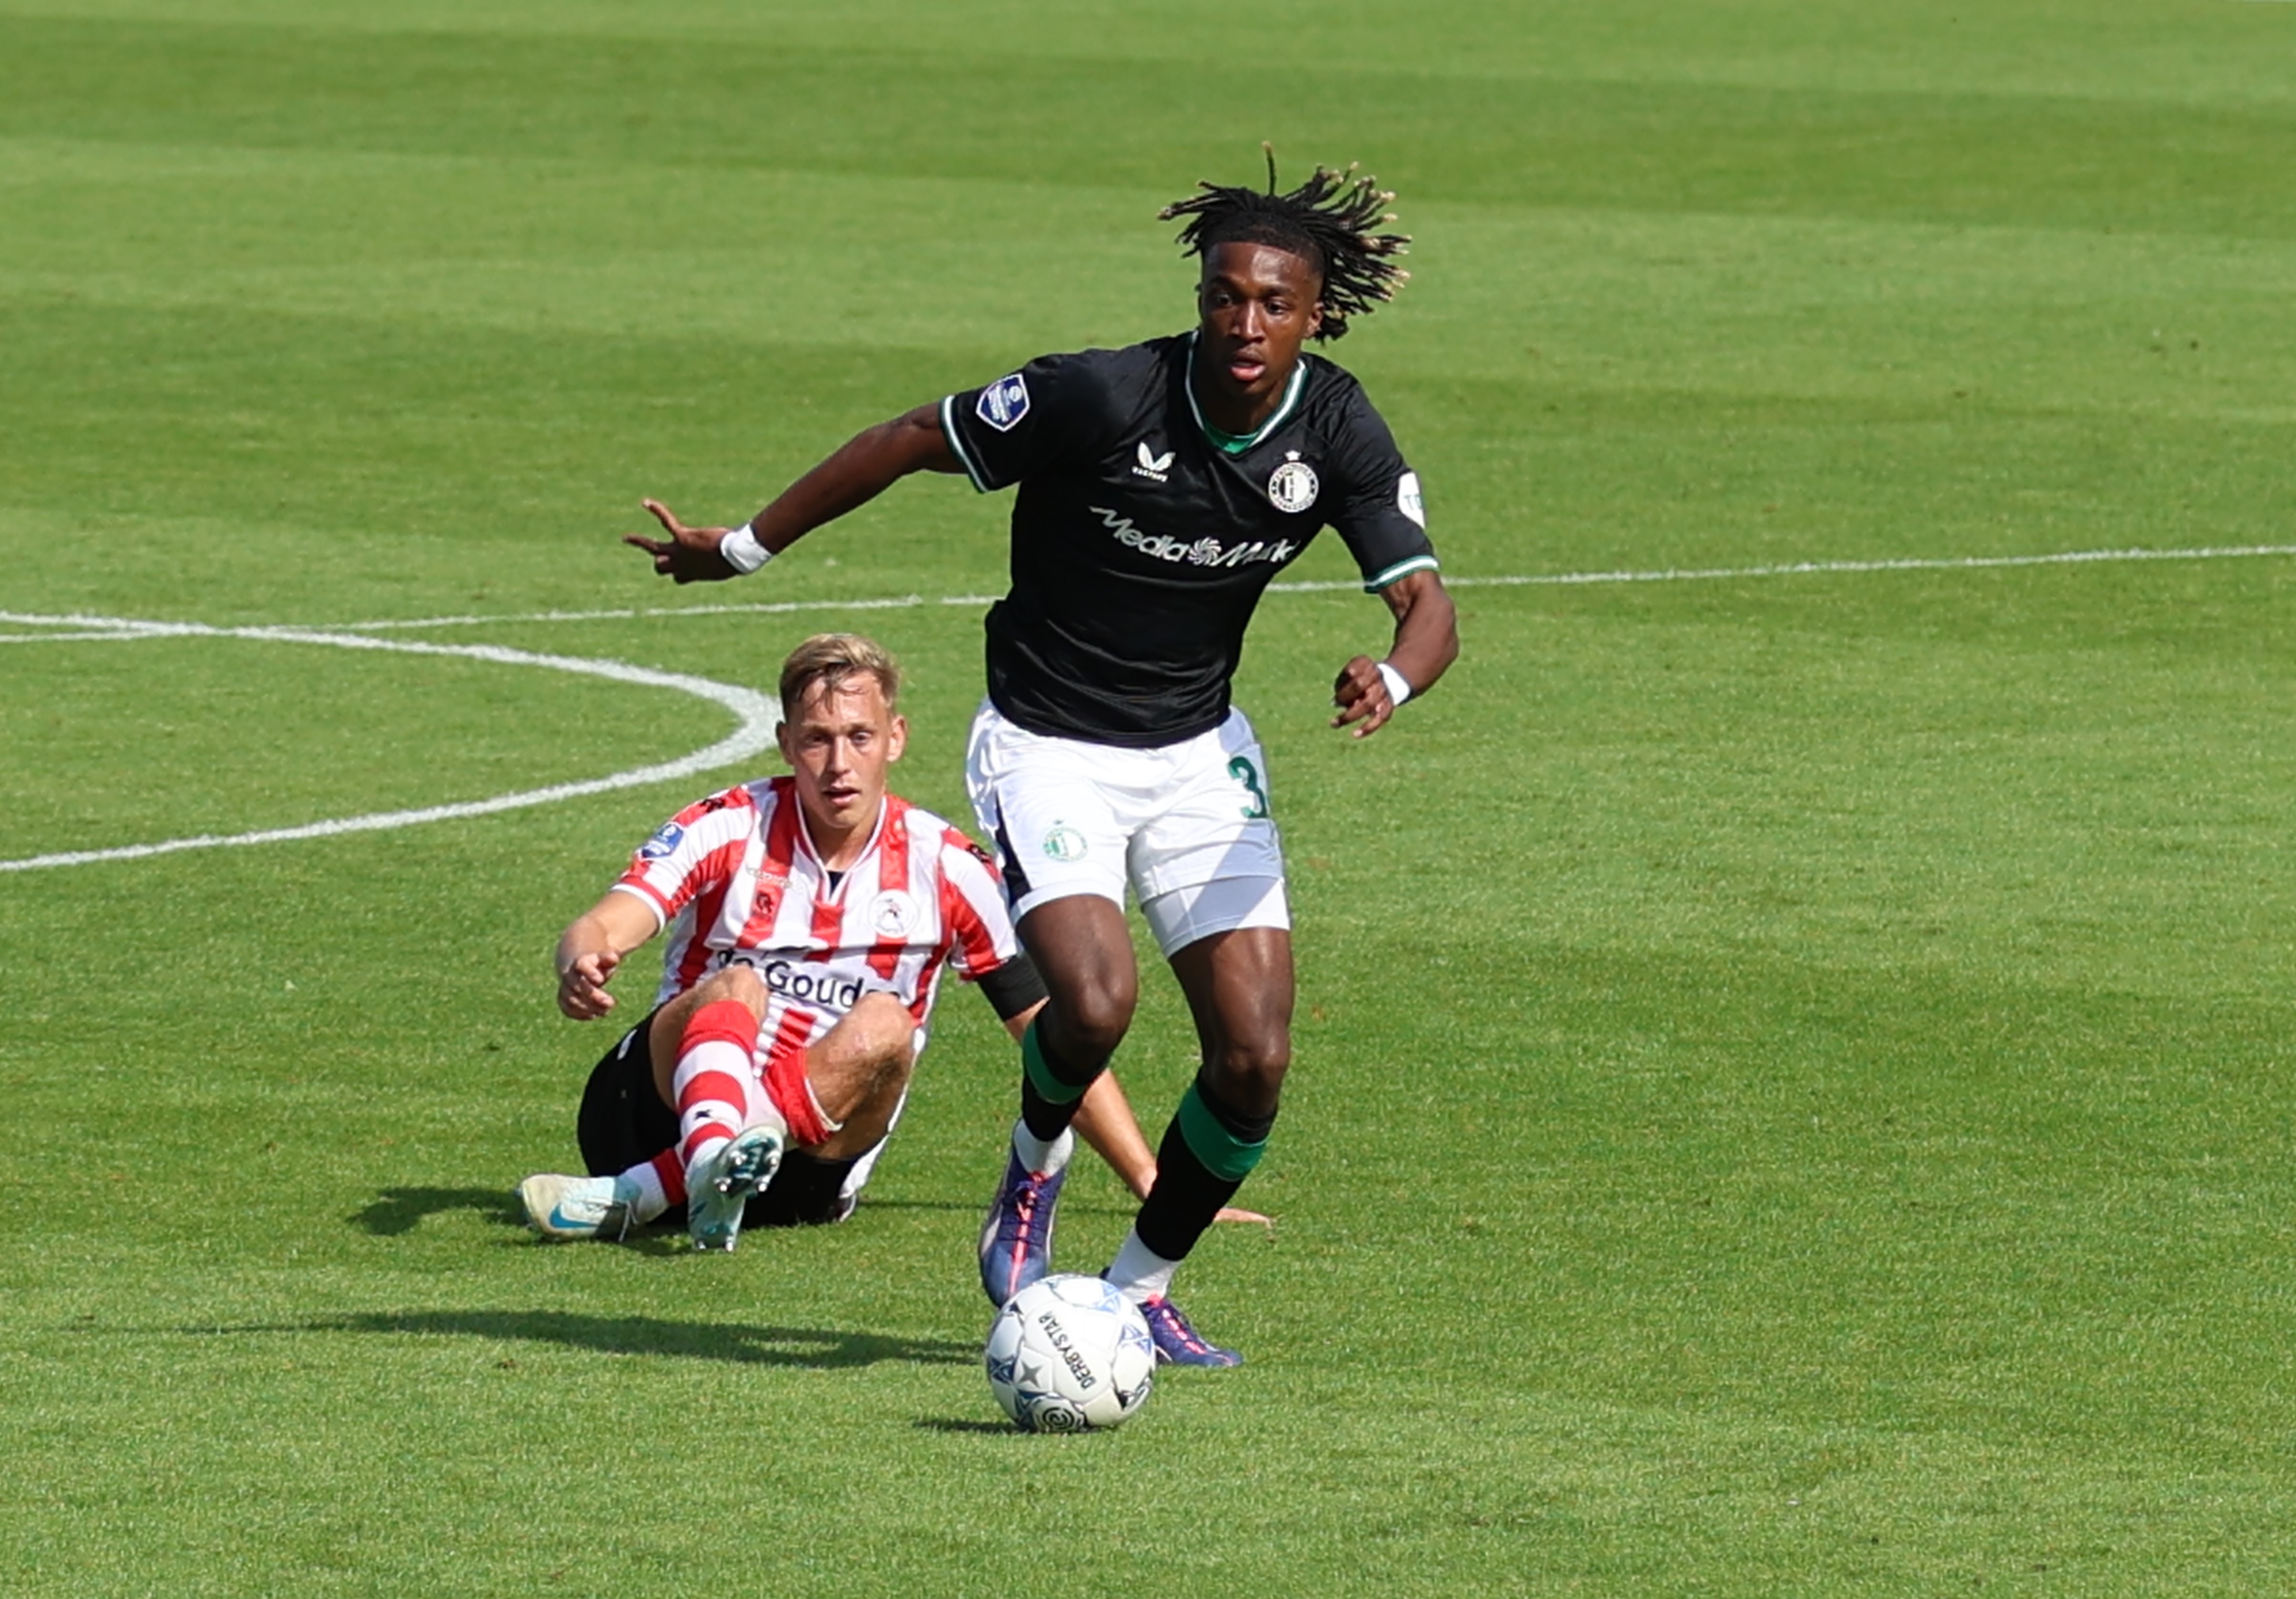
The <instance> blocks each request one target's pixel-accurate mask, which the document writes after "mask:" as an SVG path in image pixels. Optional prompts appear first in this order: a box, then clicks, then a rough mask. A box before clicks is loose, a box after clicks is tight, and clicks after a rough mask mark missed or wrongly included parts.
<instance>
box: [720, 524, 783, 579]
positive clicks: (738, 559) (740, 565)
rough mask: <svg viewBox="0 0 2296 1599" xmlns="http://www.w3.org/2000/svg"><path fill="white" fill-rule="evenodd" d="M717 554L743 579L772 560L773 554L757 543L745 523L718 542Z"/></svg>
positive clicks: (756, 538) (755, 537)
mask: <svg viewBox="0 0 2296 1599" xmlns="http://www.w3.org/2000/svg"><path fill="white" fill-rule="evenodd" d="M717 553H719V554H720V555H723V556H724V557H725V558H726V565H727V566H730V567H732V568H733V569H734V570H735V571H737V572H739V573H741V574H742V576H743V577H745V578H746V577H748V576H749V575H750V573H751V572H754V571H756V570H758V568H759V567H761V566H763V565H765V563H766V562H768V561H771V560H772V559H773V558H774V553H773V552H772V551H771V550H769V549H767V548H766V546H765V545H761V544H759V543H758V536H757V535H756V534H755V533H752V532H751V531H750V524H749V523H747V522H743V523H742V525H741V526H740V527H738V528H735V529H733V530H732V531H730V532H728V533H727V534H726V537H724V538H722V539H720V540H719V541H718V543H717Z"/></svg>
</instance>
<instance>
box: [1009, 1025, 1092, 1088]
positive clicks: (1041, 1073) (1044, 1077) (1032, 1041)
mask: <svg viewBox="0 0 2296 1599" xmlns="http://www.w3.org/2000/svg"><path fill="white" fill-rule="evenodd" d="M1021 1070H1022V1071H1024V1072H1026V1073H1028V1076H1029V1087H1032V1088H1034V1089H1035V1090H1036V1091H1037V1093H1039V1094H1041V1095H1044V1096H1045V1097H1046V1099H1048V1100H1050V1101H1052V1102H1053V1103H1054V1104H1056V1105H1067V1104H1074V1103H1076V1102H1077V1101H1078V1100H1080V1099H1082V1098H1083V1097H1084V1091H1085V1090H1086V1089H1087V1087H1091V1085H1090V1084H1088V1083H1064V1082H1062V1081H1061V1079H1060V1078H1056V1077H1054V1075H1053V1069H1052V1067H1051V1066H1049V1065H1047V1064H1046V1062H1045V1046H1043V1045H1041V1044H1039V1043H1037V1023H1036V1022H1034V1021H1031V1022H1030V1023H1029V1030H1028V1031H1026V1032H1024V1033H1022V1034H1021Z"/></svg>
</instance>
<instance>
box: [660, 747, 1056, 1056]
mask: <svg viewBox="0 0 2296 1599" xmlns="http://www.w3.org/2000/svg"><path fill="white" fill-rule="evenodd" d="M614 887H615V888H617V889H620V890H625V891H627V892H628V893H632V894H635V895H637V896H638V897H639V898H642V899H644V901H645V902H646V903H647V904H648V905H650V906H652V907H653V909H654V912H655V914H657V915H658V916H659V917H660V919H661V921H662V922H663V924H664V925H665V926H667V927H668V930H669V946H668V949H667V950H665V951H664V953H663V955H662V971H661V989H660V993H659V995H657V996H656V998H655V1001H654V1003H655V1004H656V1005H664V1004H667V1003H668V1001H670V1000H672V999H674V998H676V996H678V995H680V994H683V993H685V991H686V990H687V989H688V988H692V987H693V985H694V984H696V983H698V982H700V981H701V980H702V979H703V978H705V977H707V976H709V974H710V973H711V972H716V971H717V970H719V969H720V968H721V967H724V966H726V965H729V964H735V963H740V964H745V965H748V966H751V967H753V968H755V969H756V971H757V972H758V976H760V977H762V978H764V979H765V981H766V987H767V990H768V991H770V992H771V994H772V995H773V1003H772V1005H771V1007H770V1008H769V1009H768V1010H767V1014H766V1019H765V1025H764V1027H763V1028H762V1029H760V1030H759V1032H758V1052H759V1057H760V1058H761V1059H762V1058H765V1056H766V1055H767V1054H768V1053H769V1052H771V1051H773V1050H775V1049H778V1048H788V1047H791V1046H803V1045H806V1044H808V1043H811V1042H812V1041H813V1040H814V1039H816V1038H818V1037H821V1036H822V1035H823V1034H824V1033H825V1032H827V1031H828V1030H829V1029H831V1028H832V1027H834V1026H835V1025H836V1024H837V1022H838V1021H840V1019H841V1018H842V1017H843V1016H844V1014H845V1013H846V1012H848V1011H849V1010H850V1009H852V1008H853V1005H854V1003H855V1002H856V1001H857V1000H858V999H859V998H860V996H862V995H863V994H865V993H868V992H871V991H873V990H882V991H885V992H890V993H891V994H893V995H894V996H897V997H898V999H899V1000H900V1001H901V1003H902V1004H904V1005H907V1006H908V1008H909V1014H910V1015H912V1016H914V1018H916V1025H917V1047H918V1048H919V1049H920V1050H922V1048H923V1046H924V1032H925V1029H926V1023H927V1018H928V1017H929V1016H930V1015H931V1013H932V1004H933V994H934V990H935V988H937V987H938V986H939V982H940V973H941V971H942V968H943V967H945V966H946V967H953V968H955V971H956V973H957V975H958V976H959V977H962V978H964V980H967V981H972V980H977V979H979V978H980V977H981V976H982V975H983V974H984V973H987V972H993V971H995V970H996V968H997V967H999V966H1001V965H1003V964H1005V962H1006V961H1009V960H1011V959H1012V958H1013V956H1014V955H1016V954H1018V953H1019V950H1020V944H1019V942H1018V940H1017V939H1014V937H1013V921H1012V917H1011V916H1010V914H1007V912H1006V910H1005V895H1004V890H1003V889H1002V886H1001V885H1000V883H999V881H998V879H997V875H996V867H995V865H992V864H991V863H990V860H989V857H988V855H987V854H986V853H984V852H983V851H982V850H981V849H980V848H979V847H978V846H976V845H975V844H974V843H973V842H972V840H970V839H968V838H966V837H965V836H964V834H963V833H962V832H958V831H957V830H956V829H955V828H954V827H952V826H950V825H949V824H947V822H944V821H942V820H941V819H940V818H939V816H934V815H933V814H932V813H931V811H927V810H920V809H919V808H916V807H915V806H914V805H911V804H910V803H909V802H908V801H907V800H906V799H899V798H898V797H897V796H895V795H892V794H887V795H886V796H885V806H884V809H883V810H882V811H881V813H880V814H879V816H878V817H877V828H876V831H875V832H874V833H873V834H872V835H871V836H870V840H869V843H868V846H867V847H866V848H865V849H863V850H862V852H861V855H860V857H859V858H858V859H857V860H855V862H854V863H853V865H851V866H850V867H849V868H848V869H847V870H846V871H845V872H844V873H841V874H840V877H839V880H838V881H837V882H836V883H835V884H834V885H832V883H831V881H830V876H829V873H828V871H827V869H826V868H825V867H824V866H823V865H822V864H821V857H819V856H818V855H816V853H815V852H814V847H813V840H812V839H811V838H810V837H809V836H808V833H807V830H806V825H805V816H804V812H803V810H802V808H800V806H799V802H798V797H797V787H796V783H795V782H794V781H793V780H792V779H791V778H788V777H775V778H768V779H761V780H759V781H758V782H755V783H743V784H742V785H741V786H740V787H738V788H731V789H727V790H726V791H724V792H723V793H717V794H712V795H710V796H709V798H708V799H703V800H701V801H700V802H698V803H696V804H693V805H689V806H687V807H686V808H685V809H684V810H682V811H680V812H678V813H677V815H676V816H673V817H671V818H670V819H669V820H668V822H666V823H664V824H662V827H661V830H660V832H657V833H655V834H654V835H653V836H652V838H650V839H648V840H646V841H645V842H644V844H643V845H641V846H640V847H639V849H638V852H637V854H636V856H635V857H633V858H632V859H631V861H630V868H629V870H628V871H627V872H625V873H622V875H621V878H620V880H619V881H617V882H616V883H615V884H614Z"/></svg>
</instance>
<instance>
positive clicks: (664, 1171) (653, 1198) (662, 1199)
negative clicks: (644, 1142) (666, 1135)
mask: <svg viewBox="0 0 2296 1599" xmlns="http://www.w3.org/2000/svg"><path fill="white" fill-rule="evenodd" d="M616 1180H617V1182H618V1183H619V1185H620V1186H621V1187H622V1188H624V1189H625V1190H627V1192H628V1193H631V1194H633V1195H635V1198H633V1199H632V1200H631V1201H630V1219H631V1220H633V1221H635V1222H637V1223H639V1224H640V1225H641V1226H643V1225H644V1224H645V1223H647V1222H650V1221H652V1220H654V1219H655V1218H658V1217H659V1216H660V1214H661V1213H662V1212H663V1211H665V1210H668V1209H669V1208H670V1207H671V1206H672V1205H682V1204H684V1203H685V1158H684V1157H683V1156H681V1155H680V1154H679V1153H678V1152H676V1150H674V1149H666V1150H664V1151H662V1152H661V1153H660V1154H658V1155H656V1156H655V1157H654V1158H653V1159H652V1160H641V1161H639V1162H638V1163H637V1164H636V1165H635V1166H633V1167H631V1168H630V1169H628V1170H627V1171H626V1172H624V1173H622V1175H621V1176H620V1177H619V1178H618V1179H616Z"/></svg>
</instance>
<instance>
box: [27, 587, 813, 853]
mask: <svg viewBox="0 0 2296 1599" xmlns="http://www.w3.org/2000/svg"><path fill="white" fill-rule="evenodd" d="M0 621H9V622H18V623H30V624H35V625H39V624H51V625H61V626H63V627H72V628H77V629H81V630H82V631H79V632H75V633H66V634H44V635H33V636H38V637H45V638H50V639H61V638H72V637H87V636H95V637H102V638H181V637H187V636H189V637H204V638H244V639H255V640H258V641H260V642H264V643H269V644H325V645H329V646H332V647H333V648H336V649H342V650H384V651H389V652H392V653H394V654H402V655H455V656H461V657H463V658H465V659H468V660H488V661H493V662H496V663H497V664H498V665H502V666H529V667H547V668H551V669H552V670H553V671H560V672H578V673H580V674H582V675H583V676H589V677H608V678H611V679H613V680H614V681H615V682H617V683H635V684H639V685H644V686H645V687H648V688H670V689H676V690H677V691H678V692H680V693H688V694H693V695H695V696H696V697H698V698H701V699H704V700H713V701H717V703H718V704H720V705H723V706H724V707H726V709H728V710H730V711H732V712H733V713H734V715H735V716H736V717H740V718H741V725H740V726H737V727H735V728H734V731H733V732H732V733H729V734H726V736H725V737H724V738H722V739H719V740H718V741H717V742H716V743H714V744H712V745H710V746H709V748H708V749H706V750H695V751H694V752H693V754H691V755H687V756H683V757H681V758H678V759H676V760H669V761H663V762H661V763H660V764H659V765H656V766H651V767H633V768H632V769H630V770H629V771H627V772H616V773H614V774H612V775H610V776H605V777H591V778H586V779H584V780H583V781H581V782H578V783H552V784H551V785H550V786H549V787H547V788H538V789H524V790H521V791H519V792H517V793H514V794H496V795H495V796H494V797H493V798H492V799H466V800H463V801H461V802H459V803H456V804H453V805H430V806H424V807H422V808H420V809H416V810H392V811H376V812H374V813H373V814H371V815H368V816H340V817H337V818H335V819H333V820H332V821H326V822H307V823H305V824H303V825H301V826H299V827H269V828H265V829H263V830H262V831H260V832H240V833H231V834H228V835H216V834H209V835H203V836H201V837H199V838H192V839H168V840H163V841H161V842H159V843H156V844H127V845H123V846H121V847H119V848H118V849H72V850H66V851H63V852H61V853H60V854H55V855H35V856H29V857H25V858H23V859H21V860H10V861H0V872H30V871H36V870H37V869H39V868H41V867H45V866H78V865H86V864H88V863H89V862H92V861H118V860H138V859H141V858H143V857H145V856H151V855H173V854H175V853H176V851H178V850H183V849H232V848H236V847H238V846H240V845H243V844H275V843H282V842H284V841H286V840H290V839H321V838H332V837H334V836H335V835H337V834H339V833H346V832H381V831H382V830H384V829H387V828H394V827H413V826H416V825H418V824H422V823H424V822H447V821H452V820H455V819H456V818H458V817H463V816H492V815H494V814H495V813H496V812H497V811H505V810H522V809H525V808H528V807H529V806H536V805H551V804H554V803H556V802H557V801H559V800H561V799H578V798H579V797H580V796H582V795H584V794H603V793H605V792H607V791H611V790H613V789H628V788H637V787H640V786H642V785H644V784H645V783H660V782H664V781H666V780H667V779H669V778H672V777H689V776H692V775H693V774H695V773H697V772H707V771H710V770H712V769H714V768H716V767H727V766H732V765H733V764H734V762H736V761H741V760H746V759H748V758H750V756H752V755H755V754H757V753H758V751H759V750H763V749H765V748H766V747H767V745H769V744H771V743H772V742H774V724H775V720H776V719H777V718H778V717H779V716H780V714H781V708H780V707H779V706H778V705H776V704H775V702H774V701H772V700H770V699H768V698H767V696H765V695H764V694H761V693H758V692H757V691H756V690H754V689H748V688H742V687H740V686H738V685H734V684H730V683H713V682H712V681H710V680H709V678H707V677H689V676H685V674H683V673H679V672H657V671H654V670H652V668H647V667H639V666H631V665H629V664H628V663H627V662H625V661H619V660H585V659H583V658H581V657H579V656H574V655H537V654H536V653H534V652H531V651H528V650H511V649H504V647H502V646H501V645H499V644H415V643H410V642H406V641H402V640H398V639H381V638H366V637H363V636H361V635H357V634H355V633H331V632H319V631H316V630H313V629H310V628H305V627H207V626H205V625H203V624H201V623H197V622H139V621H133V620H127V619H119V618H112V617H70V618H62V619H59V618H53V617H37V616H22V615H10V614H7V613H4V612H0Z"/></svg>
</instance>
